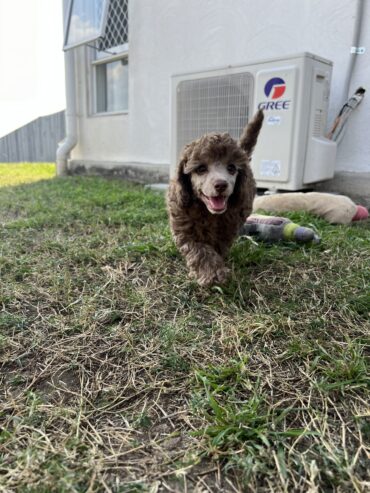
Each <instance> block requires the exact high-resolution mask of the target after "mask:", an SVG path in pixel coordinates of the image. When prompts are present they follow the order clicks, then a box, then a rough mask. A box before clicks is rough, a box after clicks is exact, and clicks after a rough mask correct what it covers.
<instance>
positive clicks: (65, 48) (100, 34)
mask: <svg viewBox="0 0 370 493" xmlns="http://www.w3.org/2000/svg"><path fill="white" fill-rule="evenodd" d="M73 2H74V0H69V4H68V9H67V17H66V22H65V27H64V42H63V51H68V50H71V49H72V48H77V47H78V46H82V45H86V44H87V43H92V42H94V41H96V40H98V39H99V38H101V37H103V36H104V32H105V28H106V26H107V21H108V10H109V3H110V0H103V2H104V4H103V9H102V17H101V20H100V27H99V32H98V33H97V34H94V36H90V37H88V38H85V39H83V40H81V41H77V42H75V43H67V41H68V35H69V30H70V26H71V18H72V9H73Z"/></svg>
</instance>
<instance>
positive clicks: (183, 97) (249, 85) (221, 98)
mask: <svg viewBox="0 0 370 493" xmlns="http://www.w3.org/2000/svg"><path fill="white" fill-rule="evenodd" d="M252 91H253V76H252V74H250V73H248V72H243V73H239V74H231V75H222V76H214V77H206V78H200V79H195V80H194V79H193V80H183V81H181V82H180V83H179V84H178V86H177V108H176V109H177V142H176V149H177V156H179V154H180V152H181V149H182V148H183V147H184V145H185V144H187V143H188V142H191V141H193V140H194V139H197V138H198V137H200V136H201V135H203V134H205V133H209V132H228V133H229V134H230V135H231V136H232V137H234V138H235V139H238V138H239V137H240V134H241V132H242V130H243V128H244V127H245V125H246V123H247V122H248V119H249V115H250V111H251V101H252Z"/></svg>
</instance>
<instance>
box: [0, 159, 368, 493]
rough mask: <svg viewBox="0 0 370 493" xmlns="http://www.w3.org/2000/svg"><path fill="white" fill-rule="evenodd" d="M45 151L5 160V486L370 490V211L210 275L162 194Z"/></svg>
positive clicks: (0, 243) (260, 249)
mask: <svg viewBox="0 0 370 493" xmlns="http://www.w3.org/2000/svg"><path fill="white" fill-rule="evenodd" d="M43 167H44V165H36V166H33V165H29V164H28V165H26V164H25V165H23V164H22V165H15V164H12V165H5V164H3V165H2V164H0V184H1V185H2V187H0V277H1V284H0V368H1V370H0V490H1V491H16V492H22V493H23V492H35V493H36V492H37V493H40V492H45V493H46V492H48V493H49V492H58V493H59V492H85V491H89V492H100V491H112V492H149V491H184V492H185V491H201V490H202V491H212V492H213V491H223V492H224V491H225V492H228V491H230V492H231V491H234V492H235V491H240V492H244V491H245V492H258V493H259V492H274V493H275V492H292V491H297V492H307V491H310V492H312V493H313V492H315V491H317V492H319V491H320V492H321V491H323V492H347V491H348V492H352V491H356V492H364V491H366V490H367V488H368V487H369V481H370V478H369V474H368V469H369V467H368V454H369V452H370V450H369V446H370V431H369V430H370V421H369V404H368V403H369V383H370V381H369V374H370V369H369V329H370V324H369V311H370V310H369V308H370V306H369V285H370V271H369V260H370V232H369V222H368V221H366V222H362V223H358V224H353V225H350V226H333V225H329V224H327V223H326V222H325V221H323V220H321V219H318V218H315V217H312V216H308V215H306V214H300V213H294V214H292V215H291V216H290V217H291V218H293V219H294V220H295V221H296V222H299V223H301V224H303V225H309V224H312V225H313V226H314V227H315V228H316V229H317V230H318V231H319V233H320V235H321V236H322V242H321V244H319V245H312V246H310V245H306V246H300V245H296V244H294V243H279V244H274V245H263V244H255V243H253V242H250V241H248V240H243V241H238V242H237V243H236V244H235V245H234V247H233V249H232V251H231V253H230V258H229V265H230V266H231V268H232V278H231V280H230V282H229V283H228V284H227V285H226V286H223V287H222V288H221V287H214V288H211V289H201V288H199V287H198V286H197V285H196V284H195V283H194V282H193V281H191V280H190V279H189V278H188V276H187V271H186V268H185V265H184V262H183V260H182V259H181V257H180V255H179V254H178V252H177V250H176V248H175V246H174V244H173V241H172V239H171V235H170V231H169V228H168V221H167V214H166V210H165V204H164V197H163V196H162V195H158V194H155V193H152V192H150V191H146V190H144V189H143V188H142V187H140V186H135V185H130V184H127V183H125V182H123V181H119V180H109V179H103V178H92V177H85V178H82V177H67V178H58V179H52V177H53V175H54V171H53V167H52V166H51V165H45V167H46V170H47V173H46V174H44V173H43V172H42V168H43ZM22 168H23V170H24V169H27V170H28V171H27V174H28V175H27V176H26V173H23V172H22V173H21V172H20V169H22ZM18 172H19V174H18ZM11 174H13V177H14V176H17V174H18V178H17V180H18V181H17V182H12V181H11V180H13V178H11ZM47 178H49V179H47ZM39 180H41V181H39ZM23 181H24V182H27V181H28V182H29V183H23ZM35 181H37V183H35ZM21 182H22V184H20V183H21ZM31 182H32V183H31Z"/></svg>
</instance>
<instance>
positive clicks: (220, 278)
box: [197, 267, 230, 287]
mask: <svg viewBox="0 0 370 493" xmlns="http://www.w3.org/2000/svg"><path fill="white" fill-rule="evenodd" d="M229 275H230V269H228V268H227V267H220V268H218V269H217V270H216V271H213V272H206V273H204V272H203V273H201V274H198V276H197V281H198V284H199V285H200V286H202V287H209V286H213V285H214V284H219V285H220V284H225V282H226V281H227V280H228V278H229Z"/></svg>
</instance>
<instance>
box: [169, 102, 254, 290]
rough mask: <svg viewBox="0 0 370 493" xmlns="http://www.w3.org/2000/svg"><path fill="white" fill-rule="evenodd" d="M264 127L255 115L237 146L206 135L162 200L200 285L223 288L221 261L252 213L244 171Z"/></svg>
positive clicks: (249, 179) (250, 184)
mask: <svg viewBox="0 0 370 493" xmlns="http://www.w3.org/2000/svg"><path fill="white" fill-rule="evenodd" d="M262 122H263V112H262V111H261V110H260V111H258V112H257V113H256V115H255V116H254V118H253V120H252V121H251V122H250V123H249V124H248V125H247V127H246V128H245V129H244V131H243V134H242V136H241V138H240V142H239V143H238V142H236V141H235V140H234V139H233V138H232V137H231V136H230V135H229V134H227V133H224V134H217V133H212V134H206V135H204V136H203V137H201V138H200V139H198V140H196V141H194V142H192V143H190V144H188V145H186V146H185V148H184V150H183V153H182V156H181V158H180V162H179V164H178V167H177V171H176V176H175V178H174V179H173V180H172V181H171V183H170V187H169V190H168V196H167V205H168V211H169V217H170V225H171V229H172V234H173V237H174V239H175V243H176V245H177V247H178V248H179V250H180V252H181V254H182V255H183V256H184V257H185V259H186V264H187V266H188V269H189V271H190V275H191V276H192V277H195V278H196V279H197V281H198V283H199V284H200V285H202V286H209V285H212V284H222V283H224V282H225V281H226V279H227V277H228V274H229V269H228V268H227V267H226V266H225V261H224V259H225V256H226V254H227V252H228V250H229V248H230V246H231V244H232V242H233V240H234V239H235V237H237V235H238V232H239V229H240V228H241V226H242V225H243V224H244V222H245V220H246V218H247V217H248V215H249V214H250V213H251V211H252V204H253V198H254V195H255V182H254V179H253V175H252V171H251V169H250V166H249V162H250V158H251V155H252V151H253V149H254V146H255V145H256V142H257V137H258V134H259V131H260V129H261V126H262Z"/></svg>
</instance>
